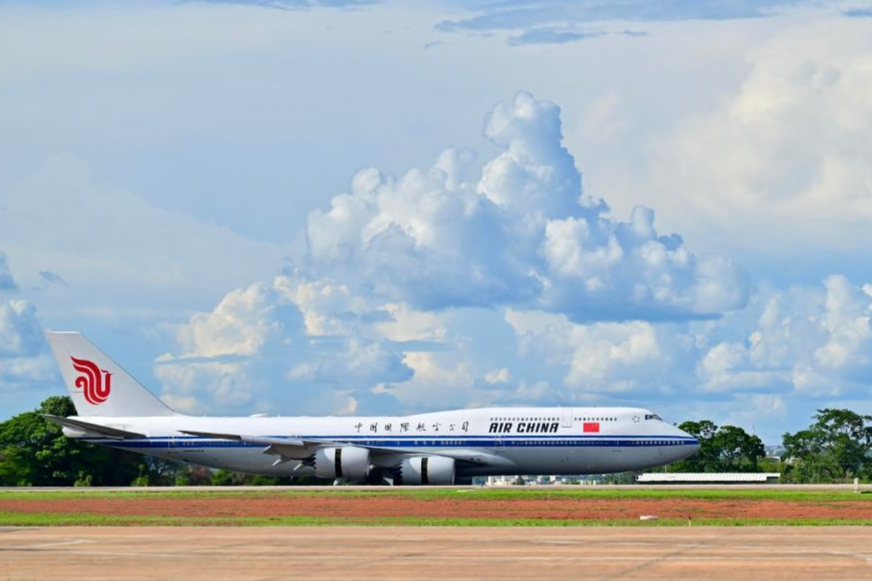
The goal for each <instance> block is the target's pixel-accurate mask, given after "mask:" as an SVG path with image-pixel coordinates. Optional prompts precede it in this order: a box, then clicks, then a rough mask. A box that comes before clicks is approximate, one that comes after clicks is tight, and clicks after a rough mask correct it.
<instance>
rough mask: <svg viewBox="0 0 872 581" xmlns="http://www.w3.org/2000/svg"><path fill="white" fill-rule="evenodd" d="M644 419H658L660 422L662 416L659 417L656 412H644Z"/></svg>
mask: <svg viewBox="0 0 872 581" xmlns="http://www.w3.org/2000/svg"><path fill="white" fill-rule="evenodd" d="M645 419H646V420H657V421H660V422H662V421H663V418H661V417H660V416H658V415H657V414H645Z"/></svg>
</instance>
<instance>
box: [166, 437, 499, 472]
mask: <svg viewBox="0 0 872 581" xmlns="http://www.w3.org/2000/svg"><path fill="white" fill-rule="evenodd" d="M179 431H180V432H181V433H183V434H188V435H191V436H200V437H203V438H214V439H218V440H232V441H235V442H248V443H252V444H262V445H264V446H266V448H265V449H264V451H263V453H264V454H273V455H275V456H278V457H279V458H278V459H277V460H276V464H281V463H282V462H287V461H289V460H305V459H306V458H308V457H309V456H311V455H312V454H313V453H314V452H315V450H317V449H319V448H328V447H329V448H333V447H341V446H355V447H357V448H366V449H367V450H369V451H370V452H373V453H375V455H377V456H378V455H381V456H386V455H392V456H406V455H412V456H422V455H426V456H444V457H446V458H453V459H454V460H457V461H459V462H467V463H470V464H473V465H499V464H505V463H506V462H507V461H506V460H505V458H503V457H501V456H495V455H493V454H488V453H485V452H479V451H473V450H463V449H460V450H439V451H427V452H426V453H421V452H419V451H414V450H404V449H402V448H387V447H384V446H370V445H368V444H362V443H358V442H354V443H349V442H336V441H333V440H318V439H298V438H280V437H263V436H244V435H240V434H221V433H216V432H199V431H193V430H179Z"/></svg>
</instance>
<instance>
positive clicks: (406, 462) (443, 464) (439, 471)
mask: <svg viewBox="0 0 872 581" xmlns="http://www.w3.org/2000/svg"><path fill="white" fill-rule="evenodd" d="M397 480H398V484H425V485H426V484H433V485H437V486H438V485H446V484H454V459H453V458H445V457H444V456H420V457H417V458H404V459H403V462H402V463H401V464H400V473H399V478H398V479H397Z"/></svg>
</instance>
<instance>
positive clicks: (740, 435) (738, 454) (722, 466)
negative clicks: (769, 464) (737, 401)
mask: <svg viewBox="0 0 872 581" xmlns="http://www.w3.org/2000/svg"><path fill="white" fill-rule="evenodd" d="M712 440H713V446H714V448H715V450H717V454H718V458H719V460H720V462H719V470H720V471H721V472H756V471H757V460H758V459H759V458H762V457H764V456H766V448H765V447H764V446H763V441H762V440H761V439H760V438H758V437H757V436H754V435H752V434H748V433H747V432H746V431H745V430H743V429H742V428H737V427H736V426H721V427H720V428H719V429H718V431H717V432H716V433H715V435H714V437H713V438H712Z"/></svg>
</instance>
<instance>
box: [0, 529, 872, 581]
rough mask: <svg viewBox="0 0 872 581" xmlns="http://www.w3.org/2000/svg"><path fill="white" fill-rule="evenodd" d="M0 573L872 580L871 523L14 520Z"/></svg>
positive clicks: (10, 576) (3, 534)
mask: <svg viewBox="0 0 872 581" xmlns="http://www.w3.org/2000/svg"><path fill="white" fill-rule="evenodd" d="M0 579H3V580H4V581H33V580H42V579H46V580H48V579H52V580H53V579H89V580H108V579H143V580H158V579H159V580H165V579H184V580H186V581H199V580H209V581H215V580H217V579H240V580H252V581H253V580H258V581H266V580H273V579H307V580H320V579H337V580H338V579H342V580H345V581H352V580H362V579H380V580H391V579H412V580H415V581H428V580H434V579H438V580H440V581H452V580H466V579H537V580H540V579H548V580H549V581H550V580H555V579H584V580H596V579H633V580H645V579H658V580H659V579H711V580H715V581H717V580H729V581H737V580H739V579H741V580H747V581H752V580H754V579H765V580H767V581H777V580H782V579H790V580H791V581H796V580H799V579H815V580H822V579H840V580H853V579H872V527H811V526H809V527H656V526H652V527H583V528H572V527H561V528H558V527H521V528H489V527H260V528H247V527H240V528H235V527H202V528H199V527H93V528H91V527H47V528H37V527H34V528H29V527H5V528H0Z"/></svg>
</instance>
